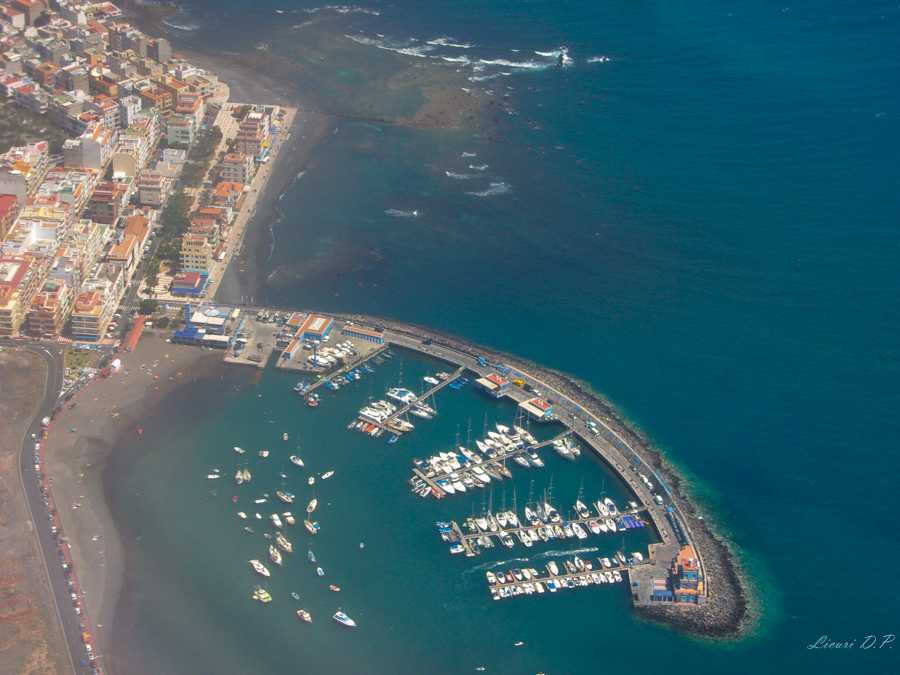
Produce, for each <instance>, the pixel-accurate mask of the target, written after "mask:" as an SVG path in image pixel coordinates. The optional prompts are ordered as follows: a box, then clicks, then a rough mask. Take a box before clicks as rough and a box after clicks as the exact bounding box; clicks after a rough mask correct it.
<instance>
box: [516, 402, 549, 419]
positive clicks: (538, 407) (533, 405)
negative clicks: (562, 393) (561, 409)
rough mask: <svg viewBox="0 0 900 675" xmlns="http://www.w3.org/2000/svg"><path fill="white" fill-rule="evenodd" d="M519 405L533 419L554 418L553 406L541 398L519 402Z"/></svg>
mask: <svg viewBox="0 0 900 675" xmlns="http://www.w3.org/2000/svg"><path fill="white" fill-rule="evenodd" d="M519 407H520V408H521V409H522V410H524V411H525V413H526V414H527V415H528V416H529V417H530V418H531V419H533V420H536V421H538V422H549V421H550V420H552V419H554V417H553V406H552V405H550V404H549V403H547V402H546V401H544V400H543V399H541V398H538V397H535V398H530V399H528V400H527V401H523V402H522V403H520V404H519Z"/></svg>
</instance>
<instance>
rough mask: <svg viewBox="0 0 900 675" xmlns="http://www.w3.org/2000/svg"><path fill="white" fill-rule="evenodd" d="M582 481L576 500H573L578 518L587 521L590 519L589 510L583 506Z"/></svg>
mask: <svg viewBox="0 0 900 675" xmlns="http://www.w3.org/2000/svg"><path fill="white" fill-rule="evenodd" d="M583 499H584V479H583V478H582V479H581V487H580V488H578V499H576V500H575V510H576V511H578V517H579V518H582V519H585V520H586V519H588V518H590V517H591V510H590V509H589V508H588V507H587V506H585V505H584V502H583V501H582V500H583Z"/></svg>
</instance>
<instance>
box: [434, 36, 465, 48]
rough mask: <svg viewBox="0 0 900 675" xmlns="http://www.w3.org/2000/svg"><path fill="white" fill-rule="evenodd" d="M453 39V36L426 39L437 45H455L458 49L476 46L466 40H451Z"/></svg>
mask: <svg viewBox="0 0 900 675" xmlns="http://www.w3.org/2000/svg"><path fill="white" fill-rule="evenodd" d="M451 40H453V38H438V39H437V40H426V42H427V43H428V44H430V45H434V46H435V47H455V48H456V49H472V48H473V47H474V46H475V45H470V44H468V43H465V42H463V43H459V42H451Z"/></svg>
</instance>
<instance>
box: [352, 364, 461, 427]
mask: <svg viewBox="0 0 900 675" xmlns="http://www.w3.org/2000/svg"><path fill="white" fill-rule="evenodd" d="M385 348H386V347H385ZM465 369H466V368H465V366H460V367H459V368H457V369H456V371H455V372H454V373H453V375H451V376H450V377H448V378H447V379H446V380H444V381H443V382H439V383H438V384H436V385H434V386H433V387H432V388H431V389H429V390H428V391H426V392H425V393H424V394H422V396H421V397H419V398H417V399H416V400H415V401H412V402H410V403H407V404H406V405H404V406H403V407H402V408H399V409H398V410H397V411H395V412H393V413H391V414H390V415H389V416H388V417H387V418H385V420H384V421H383V422H379V421H377V420H374V419H372V418H370V417H365V416H364V415H360V416H359V419H360V420H362V421H363V422H365V423H366V424H374V425H375V426H376V427H380V428H381V429H384V430H385V431H390V432H391V433H392V434H402V433H403V429H399V428H397V427H395V426H394V425H393V424H392V422H393V421H394V420H396V419H397V418H398V417H400V415H402V414H403V413H405V412H408V411H409V409H410V408H412V407H413V406H414V405H416V404H419V403H422V402H423V401H425V399H427V398H429V397H430V396H431V395H432V394H434V393H435V392H437V391H440V390H441V389H443V388H444V387H446V386H447V385H448V384H450V383H451V382H453V380H455V379H456V378H457V377H459V376H460V375H462V373H463V371H464V370H465Z"/></svg>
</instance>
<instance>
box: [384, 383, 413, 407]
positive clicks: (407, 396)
mask: <svg viewBox="0 0 900 675" xmlns="http://www.w3.org/2000/svg"><path fill="white" fill-rule="evenodd" d="M387 395H388V398H392V399H394V400H395V401H400V402H401V403H402V404H403V405H407V404H409V403H412V402H413V401H415V400H416V399H417V398H418V396H416V395H415V394H414V393H413V392H411V391H410V390H409V389H401V388H400V387H395V388H393V389H390V390H388V393H387Z"/></svg>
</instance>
